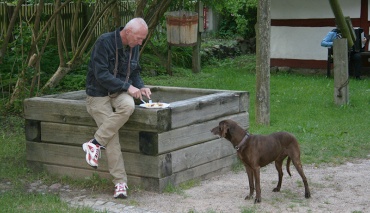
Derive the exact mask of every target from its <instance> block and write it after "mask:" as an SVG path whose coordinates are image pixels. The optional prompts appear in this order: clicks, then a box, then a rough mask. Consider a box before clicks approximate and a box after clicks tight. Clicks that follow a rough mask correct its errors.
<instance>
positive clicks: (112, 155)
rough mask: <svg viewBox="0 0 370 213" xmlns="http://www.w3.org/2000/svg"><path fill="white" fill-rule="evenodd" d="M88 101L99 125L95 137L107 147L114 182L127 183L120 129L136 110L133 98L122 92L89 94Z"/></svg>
mask: <svg viewBox="0 0 370 213" xmlns="http://www.w3.org/2000/svg"><path fill="white" fill-rule="evenodd" d="M86 102H87V111H88V112H89V114H90V115H91V116H92V117H93V118H94V120H95V122H96V124H97V125H98V127H99V128H98V130H97V131H96V133H95V135H94V137H95V139H96V140H97V141H98V142H99V143H100V144H101V145H103V146H105V147H106V154H107V159H108V167H109V172H110V174H111V175H112V176H113V183H114V184H117V183H121V182H126V183H127V174H126V171H125V166H124V162H123V157H122V151H121V145H120V143H119V134H118V131H119V129H120V128H121V127H122V126H123V125H124V124H125V123H126V122H127V120H128V119H129V117H130V116H131V114H132V113H133V112H134V109H135V103H134V100H133V98H132V97H131V96H130V95H128V94H127V93H122V94H120V95H119V96H117V97H116V98H110V97H91V96H88V97H87V99H86ZM113 108H114V110H113Z"/></svg>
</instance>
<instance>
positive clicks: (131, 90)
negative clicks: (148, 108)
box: [127, 85, 143, 100]
mask: <svg viewBox="0 0 370 213" xmlns="http://www.w3.org/2000/svg"><path fill="white" fill-rule="evenodd" d="M127 93H128V94H129V95H131V96H132V97H133V98H139V99H140V100H141V99H143V97H142V96H141V91H140V90H139V89H138V88H136V87H134V86H132V85H130V87H129V88H128V90H127Z"/></svg>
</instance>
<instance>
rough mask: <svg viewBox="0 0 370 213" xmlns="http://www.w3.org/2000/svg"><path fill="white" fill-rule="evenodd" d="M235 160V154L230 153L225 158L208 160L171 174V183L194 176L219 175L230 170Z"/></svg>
mask: <svg viewBox="0 0 370 213" xmlns="http://www.w3.org/2000/svg"><path fill="white" fill-rule="evenodd" d="M237 162H238V160H237V157H236V155H230V156H227V157H225V158H221V159H218V160H214V161H210V162H208V163H205V164H202V165H199V166H197V167H194V168H191V169H187V170H184V171H181V172H178V173H175V174H173V175H172V178H173V183H174V184H175V185H178V184H180V183H183V182H185V181H189V180H192V179H195V178H200V179H207V178H210V177H212V176H215V175H220V174H223V173H225V172H227V171H230V170H231V168H232V165H234V164H236V163H237Z"/></svg>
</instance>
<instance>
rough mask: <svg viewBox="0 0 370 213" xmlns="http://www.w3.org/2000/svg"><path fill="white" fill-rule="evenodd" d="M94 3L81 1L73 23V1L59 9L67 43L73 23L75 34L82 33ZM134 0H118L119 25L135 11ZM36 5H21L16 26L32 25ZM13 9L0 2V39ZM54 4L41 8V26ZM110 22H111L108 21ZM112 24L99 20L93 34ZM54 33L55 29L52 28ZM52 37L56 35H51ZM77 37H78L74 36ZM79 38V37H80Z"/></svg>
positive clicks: (103, 30) (110, 27)
mask: <svg viewBox="0 0 370 213" xmlns="http://www.w3.org/2000/svg"><path fill="white" fill-rule="evenodd" d="M94 6H95V5H94V4H87V3H81V5H80V7H79V8H80V11H79V12H78V20H77V23H73V13H74V11H75V9H76V7H75V3H70V4H69V5H67V6H66V7H64V8H63V9H62V10H61V22H62V29H63V32H64V36H65V38H66V43H67V45H68V44H70V39H69V38H70V37H71V27H72V25H73V24H75V26H76V34H75V35H76V36H78V37H79V36H81V35H83V31H84V28H85V27H86V26H87V25H88V21H89V19H90V17H91V16H92V14H93V11H94ZM135 6H136V5H135V0H122V1H119V15H120V18H121V20H120V21H121V25H124V24H125V23H126V22H127V21H128V20H130V19H131V18H133V16H134V11H135ZM37 8H38V5H30V4H28V5H22V8H21V9H20V11H19V13H18V19H17V22H16V25H17V26H20V24H22V23H27V24H28V25H30V26H32V25H33V22H34V19H35V14H36V11H37ZM14 9H15V6H14V5H10V4H7V3H0V40H1V39H3V38H4V37H5V35H6V32H7V29H8V26H9V22H10V19H11V17H12V15H13V11H14ZM54 9H55V8H54V4H45V5H44V8H43V13H42V18H41V23H40V25H41V27H42V26H44V25H45V23H46V22H47V20H48V18H49V17H50V16H51V15H52V14H53V12H54ZM105 18H108V19H112V18H113V17H112V16H108V17H105ZM110 23H113V21H112V22H110ZM112 27H113V26H110V25H107V24H106V22H104V21H103V20H101V21H100V22H99V23H98V24H97V27H96V28H95V29H94V36H95V37H98V36H99V35H100V34H102V33H104V32H108V31H112V29H113V28H112ZM54 33H56V32H55V30H54ZM52 37H56V36H55V35H53V36H52ZM76 39H78V38H76ZM80 39H81V38H80Z"/></svg>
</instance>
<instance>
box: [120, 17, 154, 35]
mask: <svg viewBox="0 0 370 213" xmlns="http://www.w3.org/2000/svg"><path fill="white" fill-rule="evenodd" d="M125 28H126V29H129V30H131V31H132V32H133V33H137V32H138V31H142V30H144V31H148V25H147V24H146V22H145V20H144V19H142V18H133V19H131V20H130V21H129V22H127V24H126V26H125Z"/></svg>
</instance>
